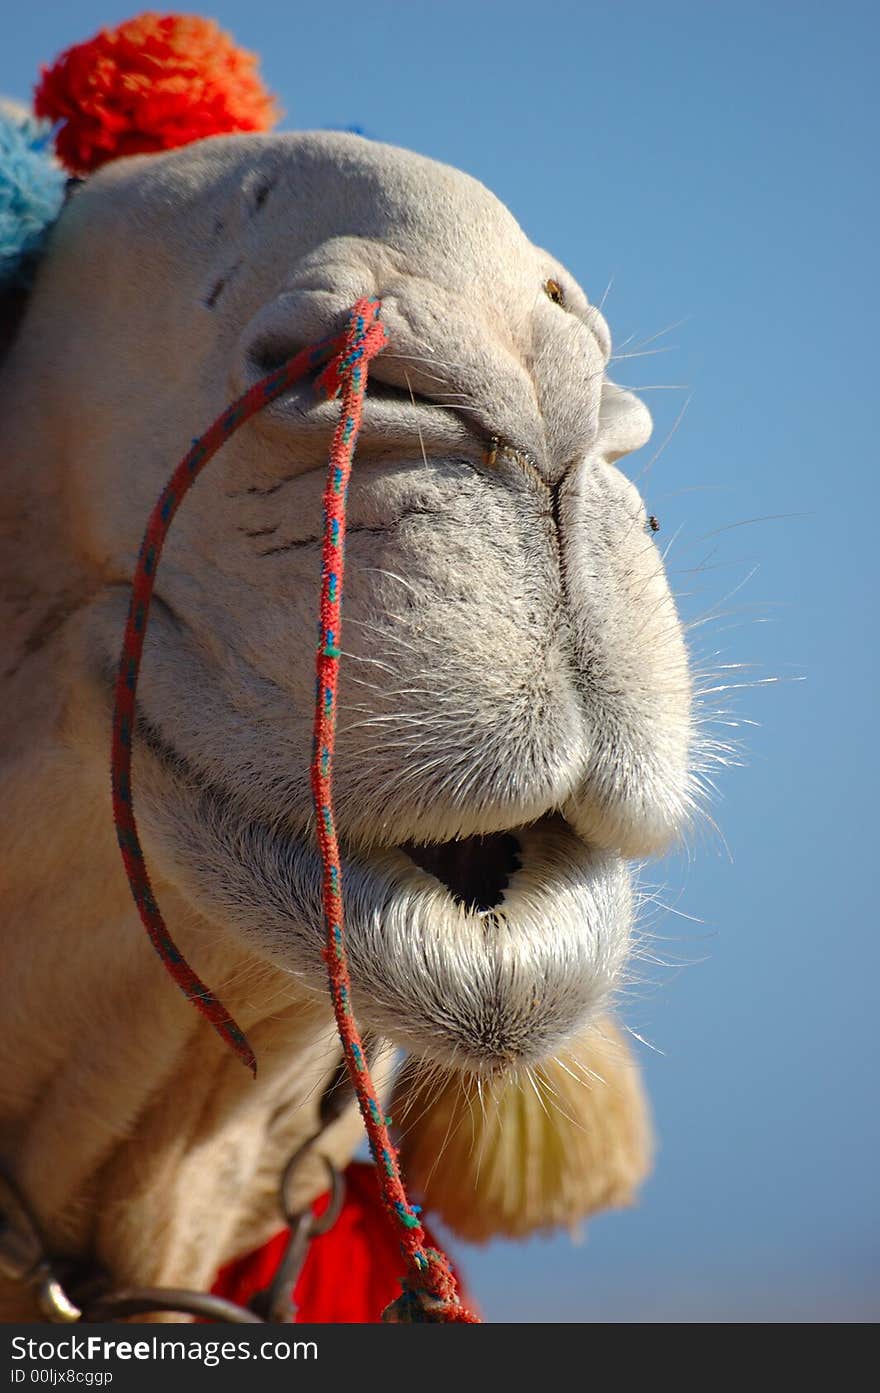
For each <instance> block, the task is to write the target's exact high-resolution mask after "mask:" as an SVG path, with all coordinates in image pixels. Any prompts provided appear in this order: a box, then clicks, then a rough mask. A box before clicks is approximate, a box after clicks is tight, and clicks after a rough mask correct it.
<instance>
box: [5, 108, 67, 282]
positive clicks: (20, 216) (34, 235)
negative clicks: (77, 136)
mask: <svg viewBox="0 0 880 1393" xmlns="http://www.w3.org/2000/svg"><path fill="white" fill-rule="evenodd" d="M51 135H52V128H51V126H50V125H49V123H48V122H45V121H37V120H35V119H34V117H32V116H29V115H27V113H26V112H21V113H19V112H18V111H15V110H13V109H9V108H7V107H4V106H2V105H0V288H3V287H5V286H9V285H21V284H26V283H27V281H28V279H29V277H30V273H31V271H32V269H33V267H34V265H35V263H36V260H37V258H38V256H39V254H40V251H41V249H42V244H43V239H44V238H45V236H46V233H47V232H48V230H49V228H50V227H51V226H52V223H53V222H54V221H55V219H56V218H57V217H58V214H59V213H60V212H61V208H62V205H63V203H64V187H65V184H66V178H65V175H64V171H63V170H62V169H61V168H59V166H58V165H57V164H55V162H54V160H53V158H52V155H51V149H50V140H51Z"/></svg>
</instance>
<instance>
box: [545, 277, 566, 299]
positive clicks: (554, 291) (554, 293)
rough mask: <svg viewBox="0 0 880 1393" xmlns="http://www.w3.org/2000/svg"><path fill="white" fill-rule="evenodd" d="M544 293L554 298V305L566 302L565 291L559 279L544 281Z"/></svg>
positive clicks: (549, 297)
mask: <svg viewBox="0 0 880 1393" xmlns="http://www.w3.org/2000/svg"><path fill="white" fill-rule="evenodd" d="M544 294H545V295H546V296H547V297H548V299H550V300H552V301H553V303H554V305H564V304H565V291H564V290H563V289H562V286H561V285H560V284H559V281H554V280H552V279H551V280H549V281H545V282H544Z"/></svg>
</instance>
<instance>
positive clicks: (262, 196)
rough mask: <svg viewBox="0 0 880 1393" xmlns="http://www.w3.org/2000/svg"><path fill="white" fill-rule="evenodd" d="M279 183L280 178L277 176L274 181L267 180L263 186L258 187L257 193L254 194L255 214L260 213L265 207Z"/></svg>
mask: <svg viewBox="0 0 880 1393" xmlns="http://www.w3.org/2000/svg"><path fill="white" fill-rule="evenodd" d="M277 182H278V177H277V175H276V177H275V178H274V179H267V180H265V181H264V182H263V183H262V184H260V185H259V187H258V189H257V191H256V193H255V194H254V212H255V213H258V212H259V211H260V209H261V208H262V207H263V205H264V204H265V202H266V199H267V198H268V197H269V195H270V193H271V192H272V190H273V189H274V187H275V185H276V184H277Z"/></svg>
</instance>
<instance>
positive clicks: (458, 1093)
mask: <svg viewBox="0 0 880 1393" xmlns="http://www.w3.org/2000/svg"><path fill="white" fill-rule="evenodd" d="M481 1095H482V1096H481ZM391 1111H392V1115H393V1117H394V1120H395V1123H396V1124H397V1127H398V1132H399V1135H400V1138H401V1147H400V1155H401V1160H402V1163H403V1168H404V1173H405V1175H406V1177H407V1180H408V1182H409V1184H410V1185H411V1186H412V1188H413V1190H414V1192H416V1193H419V1194H420V1195H421V1198H422V1201H423V1203H424V1206H425V1208H426V1209H428V1210H430V1211H431V1212H432V1213H434V1214H436V1215H437V1216H438V1217H439V1218H440V1219H442V1220H444V1221H445V1222H446V1223H447V1224H448V1225H449V1226H450V1228H451V1229H453V1230H454V1232H456V1233H457V1234H458V1235H459V1236H460V1237H461V1238H465V1239H468V1240H470V1241H472V1242H477V1243H479V1242H483V1241H485V1240H486V1239H489V1238H494V1237H505V1238H522V1237H524V1236H525V1235H526V1234H529V1233H533V1232H535V1231H538V1230H548V1229H553V1228H568V1229H569V1230H573V1229H576V1228H577V1226H578V1224H579V1222H580V1221H581V1220H582V1219H586V1218H588V1217H589V1216H590V1215H592V1214H596V1213H598V1212H599V1211H600V1210H602V1209H609V1208H614V1209H617V1208H621V1207H623V1206H626V1205H630V1204H632V1203H633V1202H634V1199H635V1195H636V1191H637V1190H638V1187H639V1185H640V1184H641V1182H642V1181H643V1180H644V1179H645V1178H646V1176H647V1175H648V1173H649V1171H650V1168H651V1156H652V1134H651V1123H650V1117H649V1113H648V1106H647V1102H646V1100H645V1095H644V1091H643V1088H642V1083H641V1078H640V1074H639V1069H638V1066H637V1064H636V1062H635V1060H634V1058H633V1056H632V1053H631V1051H630V1049H629V1047H628V1045H627V1044H626V1042H625V1040H624V1037H623V1036H622V1034H621V1032H620V1031H619V1030H618V1029H617V1027H616V1026H615V1025H614V1024H613V1023H612V1022H611V1021H610V1020H608V1019H607V1018H605V1019H603V1020H601V1021H599V1022H598V1023H597V1024H596V1025H594V1026H592V1027H590V1029H588V1030H586V1031H584V1032H583V1034H581V1035H580V1036H578V1037H576V1038H575V1039H574V1040H573V1041H571V1042H570V1043H569V1044H568V1045H567V1046H566V1047H565V1048H564V1049H561V1050H560V1052H559V1055H558V1057H557V1058H555V1059H552V1060H550V1061H549V1062H547V1063H545V1064H541V1065H538V1066H535V1067H533V1068H532V1070H531V1078H529V1077H528V1076H527V1075H525V1074H522V1075H520V1076H518V1077H517V1076H515V1075H511V1076H508V1077H505V1078H501V1079H496V1080H488V1079H484V1080H482V1083H481V1086H480V1088H478V1086H477V1082H476V1081H475V1079H474V1078H473V1077H472V1076H464V1077H463V1076H460V1075H456V1074H443V1075H440V1076H438V1073H437V1069H436V1066H431V1065H430V1064H426V1063H422V1062H420V1061H417V1060H414V1059H410V1060H408V1061H407V1062H406V1063H405V1064H404V1066H403V1069H402V1070H401V1072H400V1074H399V1076H398V1079H397V1082H396V1085H395V1090H394V1096H393V1098H392V1103H391Z"/></svg>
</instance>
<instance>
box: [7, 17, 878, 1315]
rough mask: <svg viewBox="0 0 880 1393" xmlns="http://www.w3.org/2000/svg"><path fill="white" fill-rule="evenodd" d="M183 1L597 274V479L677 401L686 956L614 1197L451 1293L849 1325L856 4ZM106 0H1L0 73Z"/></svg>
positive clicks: (863, 1106)
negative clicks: (600, 337) (701, 711)
mask: <svg viewBox="0 0 880 1393" xmlns="http://www.w3.org/2000/svg"><path fill="white" fill-rule="evenodd" d="M203 12H204V13H210V14H212V15H214V16H216V17H217V18H218V19H220V20H221V21H222V22H223V23H224V25H225V26H226V27H228V28H230V29H231V30H232V31H233V32H234V33H235V35H236V37H237V38H238V39H239V40H240V41H241V42H242V43H244V44H245V45H246V46H247V47H249V48H252V49H255V50H257V51H258V52H260V53H262V54H263V55H264V72H265V74H266V76H267V78H268V81H269V83H270V85H271V86H272V87H273V88H274V89H275V90H276V91H278V92H279V93H280V95H281V98H282V101H283V103H284V106H285V107H286V109H287V111H288V113H289V115H288V117H287V119H286V122H285V124H287V125H291V126H297V127H300V128H309V127H320V126H329V125H347V124H350V123H357V124H359V125H361V126H363V127H364V128H365V129H366V130H367V132H368V133H370V134H371V135H373V136H375V137H376V138H378V139H381V140H387V141H390V142H393V143H396V144H400V145H405V146H409V147H411V148H413V149H416V150H419V151H421V152H422V153H424V154H427V155H431V156H434V157H435V158H438V159H441V160H445V161H447V162H449V163H451V164H455V165H458V166H460V167H461V168H463V169H466V170H468V171H469V172H470V173H472V174H474V175H476V176H477V177H478V178H480V179H482V180H483V181H484V182H485V183H487V184H488V185H489V186H490V187H491V188H493V189H494V190H495V192H496V193H498V194H499V195H500V197H501V198H502V199H504V201H505V202H507V203H508V204H509V206H510V207H511V208H512V209H513V211H514V213H515V214H516V215H517V217H518V218H519V220H520V221H521V222H522V224H523V225H524V227H525V229H526V230H527V232H528V233H529V235H530V236H531V237H532V238H533V239H534V240H535V241H537V242H539V243H541V244H543V245H545V246H547V247H549V248H550V249H552V251H553V252H554V253H555V254H556V255H558V256H559V257H560V258H561V259H562V260H563V261H564V262H565V263H566V264H567V265H568V267H569V268H570V270H571V271H572V272H573V273H574V274H575V275H576V276H577V278H578V279H579V280H580V281H581V283H582V284H583V286H584V287H585V289H586V290H587V292H588V294H589V295H590V297H591V298H593V299H598V298H601V296H602V294H603V292H604V291H605V289H606V287H607V286H608V284H609V282H611V288H610V290H609V291H608V294H607V298H606V301H605V309H606V313H607V316H608V318H609V320H610V323H611V327H612V330H613V332H614V335H615V340H616V341H617V343H618V344H621V345H623V344H625V345H626V346H625V347H623V348H622V349H621V351H622V352H624V353H626V352H632V351H633V350H634V349H637V348H638V347H639V346H640V345H642V346H644V347H650V348H664V349H666V348H668V349H669V351H667V352H663V353H659V354H657V355H656V356H648V357H631V358H622V359H621V360H620V361H619V362H618V363H616V364H615V372H616V375H617V377H618V380H620V381H623V382H626V383H630V384H633V385H637V386H638V385H642V386H644V387H645V388H646V391H645V399H646V401H648V403H649V405H650V406H651V408H652V410H653V411H654V414H655V420H656V432H655V440H654V442H653V444H652V445H651V446H649V447H648V449H647V450H646V451H644V452H643V454H642V456H635V457H634V459H633V461H632V462H631V472H632V473H633V475H636V474H638V473H640V472H641V471H642V470H643V469H644V468H645V466H646V465H647V464H648V462H649V461H650V460H651V458H652V456H653V455H654V453H655V450H656V448H657V446H658V445H659V444H660V443H661V442H662V441H663V440H664V439H665V437H666V436H667V435H668V434H669V432H670V431H671V430H672V428H673V426H674V424H675V422H676V420H677V418H678V416H679V413H680V412H681V410H682V407H683V406H684V404H685V402H686V401H688V402H689V404H688V406H687V410H686V412H685V414H684V417H683V418H682V420H681V422H680V425H679V427H678V429H677V430H676V432H675V434H674V435H673V437H672V438H671V440H670V441H669V444H668V445H667V446H666V448H665V449H664V450H663V452H662V455H661V456H660V458H658V459H657V460H656V461H655V462H654V463H653V465H652V466H651V468H650V469H649V470H648V472H647V473H646V474H645V476H644V478H643V479H642V487H643V489H644V492H645V495H646V499H647V503H648V507H649V511H651V512H653V513H656V514H657V515H658V517H659V518H660V521H661V524H662V529H663V530H662V533H661V539H662V540H664V541H666V542H669V543H671V546H670V551H669V567H670V571H671V575H672V580H673V583H674V584H675V586H676V589H677V591H678V592H679V593H680V595H681V607H682V610H683V612H684V614H685V616H686V617H687V618H688V619H691V620H699V619H701V618H702V617H704V616H707V615H715V614H717V616H718V617H717V618H715V619H712V620H711V621H710V622H707V623H706V624H705V625H702V626H701V627H699V628H697V629H695V630H694V641H695V644H696V645H697V651H698V653H699V654H700V655H701V658H702V660H703V661H704V662H705V664H706V665H709V666H711V665H712V664H713V663H714V664H718V663H726V664H735V663H743V664H746V665H748V666H747V667H746V668H745V669H742V670H737V669H732V670H731V671H730V672H728V680H733V681H734V682H748V681H756V682H759V683H763V684H764V685H758V686H754V687H746V688H744V689H742V690H738V691H735V692H732V693H730V694H727V695H726V696H725V697H723V698H720V699H722V700H723V701H724V702H725V703H726V704H730V699H732V701H733V705H734V706H735V707H736V709H737V711H738V713H739V716H740V718H742V719H744V720H748V721H754V722H757V723H758V724H756V725H754V726H751V725H745V726H744V727H743V729H742V732H741V734H742V735H743V736H744V739H745V745H746V750H745V767H743V768H741V769H735V770H731V771H721V776H720V778H719V784H720V789H721V797H720V798H719V799H718V800H717V802H716V803H715V805H714V807H713V809H712V812H713V817H714V818H715V820H716V822H717V824H718V826H719V827H720V829H721V834H723V841H722V839H721V836H719V835H717V834H715V833H713V832H712V831H711V829H707V831H706V832H705V833H704V834H701V835H699V836H697V837H696V838H695V839H694V840H693V843H692V845H691V846H690V848H689V851H688V853H683V854H681V855H678V856H675V857H672V858H670V859H669V860H668V861H666V862H664V863H663V864H662V865H661V866H659V867H651V868H650V869H649V870H648V871H647V873H646V878H647V879H648V880H649V881H650V882H651V883H652V884H655V885H657V886H662V887H663V889H662V892H660V893H659V898H660V899H662V900H663V901H664V902H665V903H666V904H669V905H672V906H674V907H675V909H676V910H679V911H683V912H684V913H686V914H687V915H691V916H694V917H695V918H696V919H698V920H700V921H701V922H699V923H695V922H693V921H692V920H691V919H687V918H682V917H679V915H678V914H676V913H672V912H670V913H666V914H661V913H659V912H655V913H652V917H651V925H650V927H651V929H652V931H653V932H654V933H656V934H657V935H660V936H662V941H660V942H658V944H657V951H658V955H659V956H660V957H665V958H667V960H669V961H670V962H672V963H676V964H680V963H684V964H686V965H685V966H676V967H669V968H665V969H664V968H655V969H654V970H653V971H652V973H651V981H650V984H649V985H647V986H645V987H643V988H640V989H639V990H638V991H637V992H636V993H634V994H633V996H632V997H631V998H630V999H629V1001H628V1003H627V1008H626V1015H627V1019H628V1020H629V1022H630V1024H631V1025H632V1026H633V1027H634V1028H636V1029H637V1030H638V1031H639V1032H640V1033H641V1034H643V1035H645V1036H646V1037H647V1038H648V1039H649V1040H650V1041H651V1043H652V1044H653V1045H654V1046H655V1047H656V1051H657V1052H654V1051H650V1050H642V1056H643V1063H644V1067H645V1070H646V1074H647V1078H648V1084H649V1089H650V1092H651V1096H652V1100H653V1104H654V1110H655V1115H656V1121H657V1127H658V1132H659V1137H660V1150H659V1156H658V1163H657V1168H656V1172H655V1175H654V1178H653V1179H652V1180H651V1182H650V1183H649V1185H648V1186H647V1187H646V1189H645V1192H644V1196H643V1200H642V1203H641V1205H640V1207H639V1208H638V1209H636V1210H633V1211H631V1212H627V1213H626V1214H623V1215H611V1216H608V1217H604V1218H602V1219H600V1220H598V1221H596V1222H595V1223H594V1224H593V1225H592V1226H590V1228H589V1231H588V1235H587V1239H586V1242H585V1243H584V1244H582V1245H578V1246H575V1245H572V1244H571V1243H570V1242H569V1241H568V1239H567V1238H561V1237H557V1238H553V1239H550V1240H536V1241H534V1242H531V1243H527V1244H524V1245H518V1246H512V1245H508V1244H494V1245H491V1246H489V1247H488V1248H487V1249H484V1250H467V1249H466V1248H463V1247H462V1246H461V1245H459V1249H458V1251H459V1255H460V1257H461V1258H462V1260H463V1263H464V1265H465V1267H466V1269H467V1271H468V1274H469V1278H470V1282H471V1286H472V1287H473V1288H474V1289H475V1291H476V1292H477V1294H478V1296H479V1298H480V1299H481V1301H482V1304H483V1307H484V1310H485V1311H486V1313H487V1315H488V1316H490V1317H492V1318H495V1319H502V1320H503V1319H514V1320H525V1319H539V1320H554V1319H556V1320H558V1319H562V1320H621V1321H640V1320H725V1319H735V1320H738V1319H743V1320H858V1319H865V1318H873V1319H876V1318H877V1316H878V1315H880V1264H878V1248H880V1242H878V1240H880V1223H878V1205H877V1182H876V1173H877V1157H878V1155H880V1123H878V1108H877V1055H878V1050H877V1032H876V1025H875V1018H876V1014H877V1012H876V1001H877V984H878V980H880V961H878V958H880V954H878V940H877V931H876V920H877V914H876V894H875V890H874V885H873V884H872V879H873V876H872V873H871V871H870V866H871V865H872V864H876V860H875V858H876V845H875V843H876V830H875V829H876V824H877V816H876V798H877V789H878V759H877V736H876V723H875V719H874V706H875V691H876V677H877V671H876V667H877V660H876V625H875V611H876V602H877V584H876V562H875V553H876V546H875V538H876V536H877V534H878V532H880V492H878V489H877V487H876V482H875V481H876V467H875V466H876V446H875V428H874V412H873V410H872V398H875V397H876V383H875V380H874V376H873V371H872V369H871V363H872V362H875V364H876V351H875V345H876V340H877V335H878V323H880V313H878V311H880V305H878V276H877V272H876V253H875V244H876V236H877V233H876V228H877V221H878V219H877V214H878V193H877V179H876V147H877V139H878V110H877V97H876V90H877V83H876V54H877V51H878V37H880V35H878V10H877V8H876V6H874V5H871V4H867V3H866V4H860V3H850V2H849V0H843V3H838V4H836V5H834V6H829V5H827V4H822V5H819V4H815V3H810V2H809V0H798V3H795V2H794V0H790V2H786V3H782V0H775V2H774V3H769V2H768V3H763V4H755V3H753V2H752V0H742V2H741V3H737V4H735V5H734V4H732V3H720V4H714V3H713V4H705V3H696V0H695V2H694V3H677V2H676V0H667V2H666V3H664V4H662V5H661V4H659V3H658V4H654V3H648V0H630V3H627V4H626V5H609V4H608V3H603V4H593V3H589V2H588V3H579V4H565V3H561V0H542V3H540V4H521V3H518V0H480V3H477V0H470V3H466V4H464V3H461V0H445V3H444V4H442V5H438V4H433V3H424V0H406V2H405V3H404V0H399V3H390V2H389V0H371V3H370V4H369V5H364V4H354V3H352V0H337V3H335V4H334V5H333V6H332V7H327V6H316V5H305V4H302V3H296V4H290V3H279V2H278V0H248V3H246V4H245V3H243V0H232V3H222V4H217V3H214V4H210V5H209V6H208V7H207V8H206V9H205V10H204V11H203ZM130 13H131V11H129V10H128V9H126V8H125V7H122V6H119V5H115V4H98V3H86V0H63V2H62V0H41V3H40V4H39V5H31V6H27V7H23V8H19V10H18V12H17V15H16V23H15V25H14V26H10V25H7V28H6V33H5V35H4V42H3V45H2V48H0V92H5V93H7V94H11V95H15V94H18V95H26V94H27V92H28V89H29V86H30V83H31V81H32V79H33V76H34V75H35V73H36V71H37V68H38V65H39V63H40V62H45V61H48V60H49V59H51V58H52V57H53V56H54V55H55V54H56V53H57V52H58V50H59V49H60V48H62V47H64V46H66V45H67V44H69V43H71V42H73V41H75V40H78V39H81V38H85V37H87V36H88V35H89V34H91V33H92V32H93V31H94V30H95V29H96V28H97V27H99V26H100V25H101V24H104V23H110V22H114V21H119V20H120V19H122V18H125V17H126V16H127V15H128V14H130ZM869 243H870V245H869ZM670 326H677V327H674V328H671V327H670ZM654 336H657V337H654ZM648 340H650V342H647V341H648ZM874 371H876V366H875V369H874ZM647 389H650V390H647ZM755 519H757V521H754V520H755ZM770 679H779V680H778V681H774V680H770Z"/></svg>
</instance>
